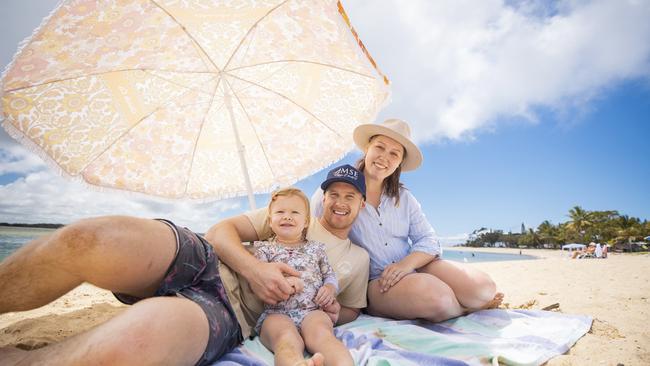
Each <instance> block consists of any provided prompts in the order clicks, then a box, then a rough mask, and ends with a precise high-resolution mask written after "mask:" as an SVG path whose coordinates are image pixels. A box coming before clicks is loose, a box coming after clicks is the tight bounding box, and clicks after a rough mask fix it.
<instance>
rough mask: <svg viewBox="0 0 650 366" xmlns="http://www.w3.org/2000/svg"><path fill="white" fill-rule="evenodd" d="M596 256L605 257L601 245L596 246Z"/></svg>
mask: <svg viewBox="0 0 650 366" xmlns="http://www.w3.org/2000/svg"><path fill="white" fill-rule="evenodd" d="M594 253H595V254H596V258H602V257H603V247H602V246H601V245H600V243H597V244H596V250H595V252H594Z"/></svg>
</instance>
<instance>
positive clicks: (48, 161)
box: [2, 119, 352, 204]
mask: <svg viewBox="0 0 650 366" xmlns="http://www.w3.org/2000/svg"><path fill="white" fill-rule="evenodd" d="M2 127H3V128H4V129H5V131H7V134H8V135H9V136H11V137H12V138H13V139H15V140H16V141H17V142H19V143H20V146H22V147H23V148H25V149H26V150H28V151H29V152H31V153H33V154H35V155H37V156H38V157H39V158H41V160H43V162H44V163H45V165H46V166H47V167H49V168H50V169H51V170H53V171H54V172H56V173H57V175H59V176H61V177H63V178H64V179H65V180H67V181H70V182H75V183H79V184H80V185H81V186H83V187H84V188H87V189H89V190H91V191H94V192H101V193H117V194H120V195H124V196H126V197H132V198H138V199H147V200H154V201H159V202H165V203H178V202H180V201H189V202H191V203H196V204H200V203H210V202H216V201H221V200H227V199H232V198H242V199H245V198H246V196H247V195H248V192H247V191H246V190H245V189H243V190H240V191H235V192H231V193H226V194H224V195H222V196H221V197H219V198H211V197H201V198H192V197H188V196H187V195H183V196H179V197H165V196H160V195H155V194H151V193H143V192H138V191H132V190H128V189H121V188H114V187H107V186H100V185H95V184H92V183H88V182H87V181H86V180H84V178H83V176H82V175H72V174H70V173H68V172H67V171H65V169H63V168H61V166H60V165H59V164H58V163H57V162H56V161H55V160H54V159H52V158H51V157H50V155H49V154H48V153H47V152H45V150H43V148H42V147H41V146H39V145H38V144H36V143H35V142H33V141H32V140H31V139H30V138H29V137H27V136H26V135H25V134H24V133H23V132H22V131H20V130H19V129H17V128H16V127H15V126H14V125H13V124H11V122H10V121H9V120H6V119H5V120H4V121H2ZM351 150H352V148H349V149H346V151H345V152H343V153H341V154H340V155H338V156H337V157H336V158H335V159H332V160H331V161H328V162H327V163H326V164H323V165H322V166H320V167H318V168H315V169H313V170H311V171H309V172H308V174H305V176H304V177H303V178H299V179H297V180H292V181H290V182H288V183H286V184H283V185H280V184H278V183H275V184H271V185H269V186H267V187H266V188H262V189H257V190H255V191H253V194H254V195H258V194H268V193H270V192H272V191H273V190H275V189H277V188H279V187H283V186H289V185H293V184H295V183H297V182H298V181H300V180H302V179H305V178H307V177H310V176H312V175H314V174H316V173H318V172H319V171H321V170H323V169H325V168H327V167H329V166H331V165H333V164H334V163H336V162H338V161H340V160H341V159H343V158H344V157H345V156H346V155H347V154H349V153H350V151H351Z"/></svg>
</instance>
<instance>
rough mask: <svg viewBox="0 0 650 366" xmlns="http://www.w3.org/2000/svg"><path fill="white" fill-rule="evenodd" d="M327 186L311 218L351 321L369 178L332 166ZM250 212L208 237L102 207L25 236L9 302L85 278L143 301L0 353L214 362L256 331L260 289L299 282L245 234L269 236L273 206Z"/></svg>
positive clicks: (32, 299) (278, 293) (359, 299)
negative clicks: (358, 233)
mask: <svg viewBox="0 0 650 366" xmlns="http://www.w3.org/2000/svg"><path fill="white" fill-rule="evenodd" d="M322 187H323V189H325V190H326V194H325V198H324V201H323V206H324V207H326V210H325V212H324V213H323V215H322V216H319V218H318V220H311V221H310V224H309V229H308V232H307V239H309V240H316V241H320V242H322V243H324V244H325V251H326V252H327V256H328V258H329V262H330V264H331V265H332V267H333V269H334V271H335V272H336V276H337V278H338V288H339V293H338V295H337V301H334V302H333V303H332V305H331V306H330V307H328V308H327V310H326V311H327V312H328V313H330V314H332V316H333V314H334V313H336V312H338V313H339V316H338V321H337V324H342V323H345V322H349V321H352V320H354V319H355V318H356V317H357V316H358V314H359V311H360V309H361V308H364V307H365V306H366V288H367V278H368V268H369V261H368V254H367V253H366V251H365V250H363V249H361V248H360V247H358V246H356V245H354V244H352V243H351V242H350V240H349V239H348V232H349V230H350V227H351V224H352V222H353V221H354V220H355V218H356V217H357V214H358V212H359V210H360V209H361V208H363V205H364V195H365V183H364V181H363V176H362V175H360V174H351V175H349V176H343V177H335V178H334V179H332V178H331V177H329V176H328V180H326V181H325V182H323V185H322ZM251 215H253V216H255V218H250V219H249V218H248V216H245V215H240V216H236V217H234V218H231V219H227V220H224V221H223V222H220V223H217V224H216V225H214V226H213V227H212V228H210V230H208V232H207V233H206V236H205V239H204V238H203V237H202V236H200V235H197V234H195V233H193V232H192V231H190V230H188V229H186V228H181V227H178V226H176V225H174V224H173V223H171V222H169V221H166V220H149V219H141V218H135V217H124V216H110V217H99V218H92V219H86V220H81V221H78V222H76V223H73V224H70V225H67V226H65V227H63V228H61V229H59V230H57V231H55V232H53V233H52V234H49V235H47V236H43V237H40V238H38V239H36V240H33V241H31V242H30V243H28V244H26V245H24V246H23V247H22V248H20V249H19V250H18V251H16V252H15V253H14V254H12V255H11V256H9V257H8V258H6V259H5V260H3V261H2V262H0V314H3V313H7V312H14V311H25V310H30V309H35V308H37V307H40V306H43V305H46V304H48V303H50V302H52V301H54V300H56V299H57V298H59V297H60V296H62V295H64V294H65V293H67V292H68V291H70V290H72V289H74V288H75V287H77V286H78V285H80V284H82V283H84V282H88V283H91V284H93V285H95V286H98V287H100V288H104V289H107V290H110V291H113V292H114V293H115V294H116V297H118V299H120V300H121V301H123V302H126V303H129V304H133V305H132V306H130V307H128V308H127V309H126V310H124V311H123V312H121V313H120V314H119V315H117V316H115V317H114V318H111V319H109V320H108V321H106V322H105V323H103V324H101V325H99V326H97V327H95V328H93V329H91V330H89V331H87V332H84V333H81V334H78V335H76V336H74V337H70V338H67V339H65V340H64V341H62V342H60V343H57V344H52V345H49V346H46V347H43V348H39V349H37V350H33V351H22V350H19V349H17V348H7V347H5V348H1V349H0V359H1V360H2V364H3V365H15V364H18V363H21V364H39V363H40V364H48V363H50V362H51V361H52V360H56V361H57V362H58V363H60V364H117V365H122V364H134V365H148V364H169V365H210V364H212V363H214V362H215V361H216V360H217V359H219V358H220V357H221V356H222V355H223V354H225V353H226V352H228V351H230V350H231V349H233V348H234V347H236V346H237V345H238V344H239V343H240V342H241V341H242V340H243V339H244V338H246V337H248V336H249V334H250V329H251V327H252V326H254V325H255V322H256V321H257V317H259V315H260V314H261V312H262V310H263V303H262V301H263V302H264V303H267V304H277V303H278V302H281V301H285V300H287V299H288V298H289V297H290V296H291V295H292V294H293V293H294V288H293V287H291V282H290V280H289V279H288V278H291V277H299V276H300V275H301V274H300V272H299V271H297V270H295V269H293V268H291V267H290V266H288V265H286V264H284V263H264V262H261V261H259V260H258V259H256V258H255V257H254V256H253V255H252V254H251V253H250V252H249V251H248V250H246V249H245V247H244V245H242V240H241V239H242V238H243V239H244V240H245V241H254V240H265V239H267V238H268V237H270V235H268V233H269V232H270V230H268V232H267V231H264V228H268V220H267V219H266V216H267V215H266V210H258V211H256V212H254V213H251ZM253 222H255V224H253ZM258 229H260V230H262V231H259V233H261V234H265V235H266V236H264V235H260V234H258V232H257V231H256V230H258ZM206 239H207V240H206ZM215 252H216V253H217V254H218V257H217V255H215ZM224 264H228V265H224ZM229 266H230V267H229ZM231 268H232V269H231ZM260 299H261V300H260ZM288 331H290V330H288ZM320 361H322V360H319V359H316V360H308V361H306V362H307V365H314V366H317V365H320V364H322V362H320Z"/></svg>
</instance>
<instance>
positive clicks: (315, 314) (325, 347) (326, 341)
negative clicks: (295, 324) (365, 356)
mask: <svg viewBox="0 0 650 366" xmlns="http://www.w3.org/2000/svg"><path fill="white" fill-rule="evenodd" d="M300 334H302V337H303V339H304V340H305V346H306V347H307V350H308V351H309V352H311V353H313V354H314V356H316V355H317V354H319V353H321V354H323V356H324V357H325V363H326V364H328V365H337V366H344V365H345V366H352V365H354V360H352V355H350V351H349V350H348V349H347V348H346V347H345V345H343V343H341V341H339V340H338V339H336V337H334V329H333V324H332V320H331V319H330V317H329V316H328V315H327V314H325V313H324V312H323V311H321V310H315V311H312V312H310V313H309V314H307V316H305V319H303V321H302V324H301V325H300Z"/></svg>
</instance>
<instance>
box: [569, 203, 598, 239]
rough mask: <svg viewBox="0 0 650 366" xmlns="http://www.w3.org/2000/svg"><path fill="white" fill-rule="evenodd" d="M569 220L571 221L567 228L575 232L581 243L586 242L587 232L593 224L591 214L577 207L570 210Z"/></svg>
mask: <svg viewBox="0 0 650 366" xmlns="http://www.w3.org/2000/svg"><path fill="white" fill-rule="evenodd" d="M569 218H571V220H570V221H569V222H568V223H567V227H568V228H569V229H570V230H572V231H574V232H575V234H576V236H577V237H578V238H579V239H580V241H583V242H584V241H586V240H584V234H585V230H586V229H587V228H589V227H590V226H591V225H592V224H593V221H592V215H591V212H589V211H587V210H583V209H582V207H580V206H575V207H573V208H572V209H570V210H569Z"/></svg>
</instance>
